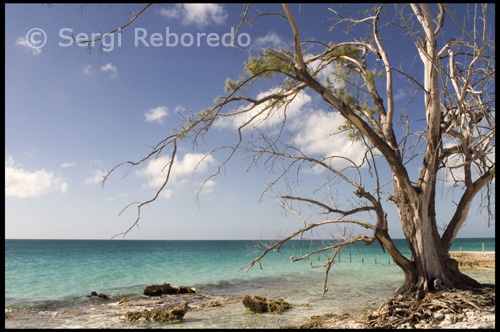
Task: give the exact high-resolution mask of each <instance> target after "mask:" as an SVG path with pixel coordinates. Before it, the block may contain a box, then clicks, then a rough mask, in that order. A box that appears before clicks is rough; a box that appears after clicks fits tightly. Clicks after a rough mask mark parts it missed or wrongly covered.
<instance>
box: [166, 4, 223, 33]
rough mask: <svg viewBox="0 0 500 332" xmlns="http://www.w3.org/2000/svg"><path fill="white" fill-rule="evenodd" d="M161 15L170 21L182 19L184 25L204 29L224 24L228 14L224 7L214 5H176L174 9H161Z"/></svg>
mask: <svg viewBox="0 0 500 332" xmlns="http://www.w3.org/2000/svg"><path fill="white" fill-rule="evenodd" d="M160 15H162V16H165V17H166V18H169V19H174V18H180V19H182V24H183V25H186V26H187V25H192V24H195V25H197V26H198V27H199V28H204V27H206V26H208V25H210V24H211V23H215V24H217V25H221V24H224V22H225V21H226V19H227V17H228V14H227V12H226V10H225V9H224V7H223V6H222V5H219V4H213V3H186V4H175V5H173V7H169V8H164V7H163V8H160Z"/></svg>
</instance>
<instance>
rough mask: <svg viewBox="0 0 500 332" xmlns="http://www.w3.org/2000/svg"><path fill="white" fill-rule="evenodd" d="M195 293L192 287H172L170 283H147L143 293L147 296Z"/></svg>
mask: <svg viewBox="0 0 500 332" xmlns="http://www.w3.org/2000/svg"><path fill="white" fill-rule="evenodd" d="M186 293H196V291H195V289H194V288H190V287H186V286H180V287H172V286H170V284H167V283H164V284H163V285H149V286H147V287H146V288H144V295H147V296H162V295H165V294H186Z"/></svg>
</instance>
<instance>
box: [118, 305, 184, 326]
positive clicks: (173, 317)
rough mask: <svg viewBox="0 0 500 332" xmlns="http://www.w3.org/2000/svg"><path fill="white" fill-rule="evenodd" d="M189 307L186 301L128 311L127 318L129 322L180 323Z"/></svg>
mask: <svg viewBox="0 0 500 332" xmlns="http://www.w3.org/2000/svg"><path fill="white" fill-rule="evenodd" d="M188 308H189V306H188V304H187V302H184V303H179V304H176V305H174V306H171V307H168V308H163V309H151V310H147V309H145V310H142V311H128V312H127V313H126V314H125V320H126V321H129V322H137V321H146V322H147V321H152V322H162V323H178V322H180V321H181V320H182V319H183V318H184V315H185V314H186V312H187V311H188Z"/></svg>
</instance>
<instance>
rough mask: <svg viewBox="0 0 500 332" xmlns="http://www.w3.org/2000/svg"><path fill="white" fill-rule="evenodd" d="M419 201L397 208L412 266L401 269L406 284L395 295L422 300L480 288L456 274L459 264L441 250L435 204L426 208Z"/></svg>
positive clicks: (406, 265)
mask: <svg viewBox="0 0 500 332" xmlns="http://www.w3.org/2000/svg"><path fill="white" fill-rule="evenodd" d="M401 196H402V195H400V197H401ZM418 197H419V198H420V199H419V201H418V202H410V201H408V200H406V202H403V204H398V207H399V213H400V217H401V223H402V225H403V230H404V232H405V235H406V239H407V240H408V245H409V248H410V253H411V262H410V263H409V264H405V265H403V266H401V268H402V269H403V271H404V274H405V281H404V283H403V285H402V286H401V287H400V288H399V289H398V290H397V291H396V294H408V293H413V294H416V295H417V298H422V297H423V296H425V294H427V293H428V292H432V291H437V290H440V289H443V288H444V287H446V288H460V289H467V288H470V287H480V285H481V284H480V283H478V282H477V281H476V280H474V279H472V278H470V277H468V276H467V275H464V274H463V273H461V272H460V271H459V269H458V262H457V261H456V260H454V259H452V258H450V256H449V254H448V248H446V247H444V246H443V244H442V242H441V238H440V236H439V233H438V231H437V227H436V222H435V213H434V204H429V201H428V199H424V198H423V197H422V195H419V196H418ZM423 202H425V203H426V204H423ZM431 202H433V199H432V197H431Z"/></svg>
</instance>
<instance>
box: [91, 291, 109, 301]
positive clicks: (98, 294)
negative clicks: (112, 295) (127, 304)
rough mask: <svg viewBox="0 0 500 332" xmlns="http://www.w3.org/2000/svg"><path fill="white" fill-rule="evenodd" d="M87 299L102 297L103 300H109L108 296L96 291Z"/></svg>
mask: <svg viewBox="0 0 500 332" xmlns="http://www.w3.org/2000/svg"><path fill="white" fill-rule="evenodd" d="M87 297H100V298H101V299H107V298H108V296H107V295H106V294H103V293H97V292H96V291H93V292H92V293H90V295H87Z"/></svg>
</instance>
